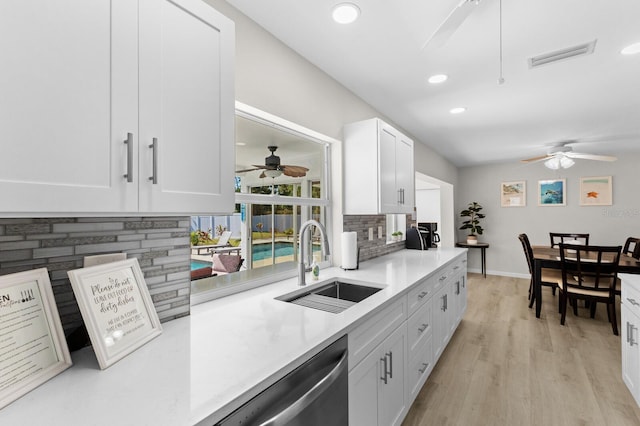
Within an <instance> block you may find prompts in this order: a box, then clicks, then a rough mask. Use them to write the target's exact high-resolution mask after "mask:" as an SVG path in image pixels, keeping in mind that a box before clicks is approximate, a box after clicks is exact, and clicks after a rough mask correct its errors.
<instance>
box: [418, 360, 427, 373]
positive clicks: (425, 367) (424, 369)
mask: <svg viewBox="0 0 640 426" xmlns="http://www.w3.org/2000/svg"><path fill="white" fill-rule="evenodd" d="M427 368H429V364H428V363H426V362H423V363H422V368H418V371H419V372H420V374H424V372H425V371H427Z"/></svg>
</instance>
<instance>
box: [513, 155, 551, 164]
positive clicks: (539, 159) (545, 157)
mask: <svg viewBox="0 0 640 426" xmlns="http://www.w3.org/2000/svg"><path fill="white" fill-rule="evenodd" d="M551 157H553V155H549V154H546V155H541V156H539V157H533V158H527V159H525V160H520V161H521V162H522V163H536V162H538V161H543V160H546V159H548V158H551Z"/></svg>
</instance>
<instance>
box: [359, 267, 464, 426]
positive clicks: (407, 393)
mask: <svg viewBox="0 0 640 426" xmlns="http://www.w3.org/2000/svg"><path fill="white" fill-rule="evenodd" d="M466 287H467V282H466V257H465V256H462V257H460V258H458V259H457V260H456V262H454V263H453V264H452V265H449V266H446V267H443V268H441V269H440V270H438V271H436V272H435V273H433V274H431V275H430V276H429V277H427V278H425V279H423V280H421V281H419V282H418V283H416V284H415V285H414V286H413V287H412V288H411V289H410V290H409V291H408V293H407V295H406V296H403V297H402V298H401V299H400V300H398V301H396V302H395V303H393V304H391V305H389V306H388V307H387V308H384V309H383V310H381V311H380V312H378V313H376V314H375V315H373V316H372V317H371V319H369V320H368V321H366V322H364V323H363V324H360V325H359V326H358V327H357V328H355V329H354V330H353V331H352V332H350V333H349V425H350V426H390V425H400V424H401V423H402V421H403V420H404V417H405V416H406V414H407V412H408V411H409V407H410V406H411V404H412V403H413V401H414V400H415V399H416V397H417V396H418V393H419V392H420V390H421V389H422V387H423V386H424V384H425V382H426V381H427V379H428V377H429V374H430V373H431V371H432V370H433V368H434V366H435V364H436V362H437V361H438V358H439V357H440V355H441V354H442V352H443V351H444V348H445V347H446V345H447V344H448V343H449V340H450V338H451V336H452V334H453V332H454V331H455V329H456V327H457V326H458V324H459V322H460V319H461V318H462V316H463V315H464V312H465V310H466V306H467V301H466V300H467V299H466V298H467V288H466Z"/></svg>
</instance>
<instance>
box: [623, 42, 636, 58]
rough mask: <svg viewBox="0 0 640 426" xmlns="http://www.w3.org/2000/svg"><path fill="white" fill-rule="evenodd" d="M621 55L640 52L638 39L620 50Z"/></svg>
mask: <svg viewBox="0 0 640 426" xmlns="http://www.w3.org/2000/svg"><path fill="white" fill-rule="evenodd" d="M620 53H622V54H623V55H635V54H636V53H640V41H639V42H637V43H633V44H630V45H629V46H627V47H625V48H624V49H622V50H621V51H620Z"/></svg>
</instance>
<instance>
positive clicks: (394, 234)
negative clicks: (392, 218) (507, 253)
mask: <svg viewBox="0 0 640 426" xmlns="http://www.w3.org/2000/svg"><path fill="white" fill-rule="evenodd" d="M391 239H392V240H393V241H400V240H401V239H402V231H396V232H392V233H391Z"/></svg>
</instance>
